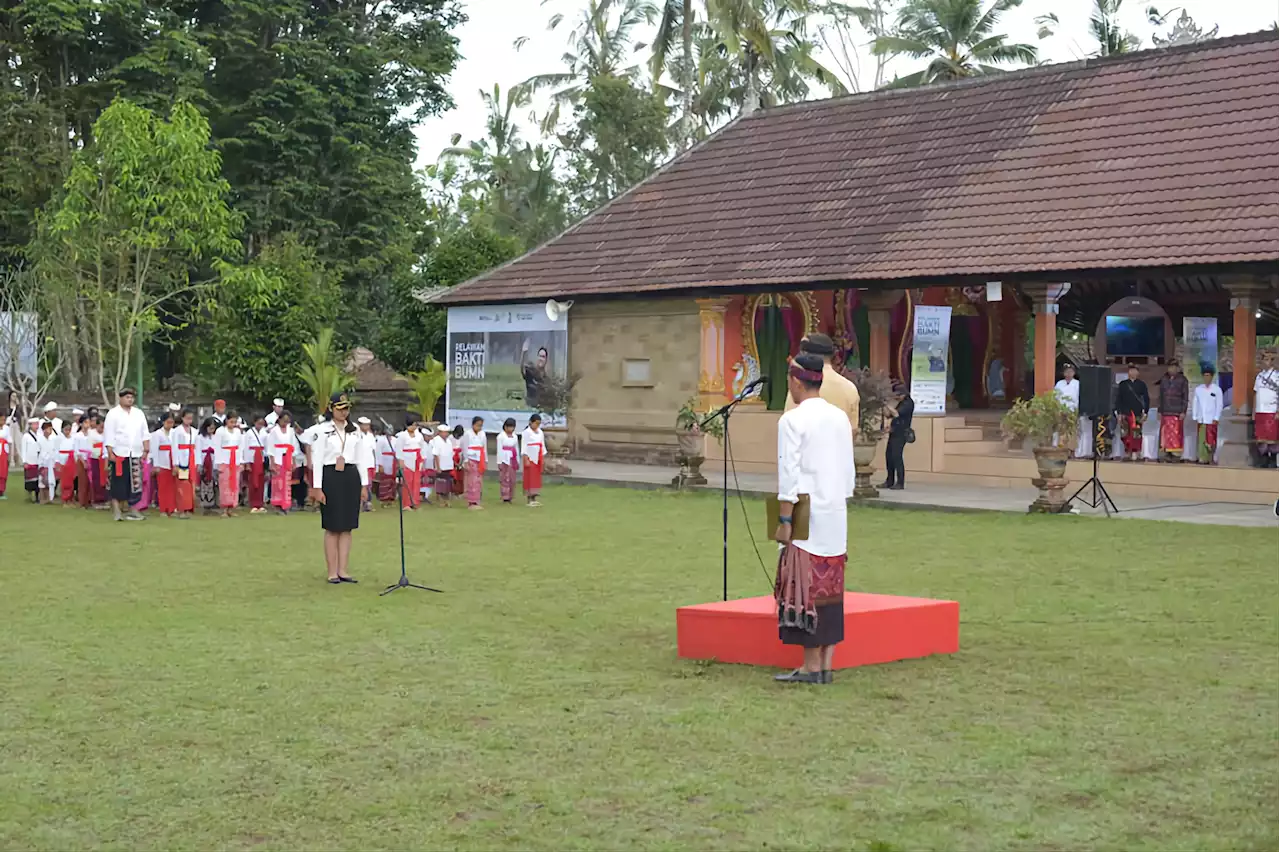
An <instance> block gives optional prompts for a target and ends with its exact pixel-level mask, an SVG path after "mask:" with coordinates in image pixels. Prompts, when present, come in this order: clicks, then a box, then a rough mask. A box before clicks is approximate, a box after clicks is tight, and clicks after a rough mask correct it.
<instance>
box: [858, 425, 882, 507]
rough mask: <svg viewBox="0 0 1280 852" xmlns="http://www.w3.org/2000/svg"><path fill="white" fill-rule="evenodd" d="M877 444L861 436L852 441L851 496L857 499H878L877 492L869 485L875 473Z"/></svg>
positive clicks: (878, 494)
mask: <svg viewBox="0 0 1280 852" xmlns="http://www.w3.org/2000/svg"><path fill="white" fill-rule="evenodd" d="M878 443H879V442H877V441H874V440H868V439H866V438H863V437H862V436H861V435H857V436H855V437H854V439H853V496H854V497H856V498H859V499H862V498H866V497H879V496H880V492H879V490H878V489H877V488H876V487H875V486H874V485H872V484H871V475H872V474H874V473H875V472H876V446H877V445H878Z"/></svg>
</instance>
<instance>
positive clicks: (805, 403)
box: [774, 352, 853, 683]
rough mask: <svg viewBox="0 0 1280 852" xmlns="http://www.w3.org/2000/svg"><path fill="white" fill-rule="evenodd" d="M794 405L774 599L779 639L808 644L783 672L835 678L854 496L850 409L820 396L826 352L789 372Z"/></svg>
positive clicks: (786, 429) (785, 419)
mask: <svg viewBox="0 0 1280 852" xmlns="http://www.w3.org/2000/svg"><path fill="white" fill-rule="evenodd" d="M787 385H788V390H789V391H790V393H791V397H792V398H793V399H794V400H795V401H796V407H795V408H793V409H792V410H790V411H787V412H785V413H783V415H782V417H781V418H779V420H778V506H779V509H778V529H777V532H776V533H775V535H774V538H775V539H777V541H778V543H779V545H780V546H781V552H780V554H779V558H778V574H777V579H776V581H775V583H774V597H775V598H776V600H777V604H778V638H779V639H781V640H782V642H783V643H784V644H787V645H800V646H801V647H803V648H804V664H803V665H802V666H801V667H800V668H798V669H796V670H795V671H793V672H790V673H788V674H783V675H778V676H777V677H776V680H779V681H783V682H786V683H830V682H831V680H832V657H833V656H834V654H835V646H836V645H837V644H838V643H839V642H841V641H842V640H843V639H844V569H845V560H846V551H847V549H848V528H847V525H848V514H847V513H848V506H847V503H846V501H847V500H848V498H849V497H852V496H853V429H852V427H851V426H850V425H849V418H848V417H847V416H846V414H845V412H843V411H841V410H840V409H839V408H836V407H835V406H834V405H832V404H831V403H829V402H826V401H825V400H823V399H822V398H821V396H820V395H819V394H820V391H821V389H822V358H820V357H819V356H817V355H813V354H810V353H806V352H802V353H800V354H799V355H797V356H796V358H795V360H794V361H793V362H792V364H791V367H790V370H789V371H788V379H787ZM802 495H808V498H809V533H808V537H807V538H805V539H803V540H797V539H795V538H794V536H793V526H792V518H793V517H794V512H795V507H796V505H797V503H799V501H800V498H801V496H802Z"/></svg>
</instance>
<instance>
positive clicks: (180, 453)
mask: <svg viewBox="0 0 1280 852" xmlns="http://www.w3.org/2000/svg"><path fill="white" fill-rule="evenodd" d="M181 416H182V422H181V423H179V424H178V425H177V426H174V427H173V433H172V434H171V435H170V436H169V442H170V447H171V449H172V455H171V461H170V465H169V467H170V470H171V471H172V473H173V508H174V511H175V512H177V515H178V518H179V519H187V518H190V517H192V515H193V514H194V513H195V510H196V477H197V476H198V475H199V474H198V472H197V465H198V461H197V459H198V458H199V455H198V453H197V447H198V437H199V436H198V435H197V434H196V429H195V426H194V425H193V424H194V423H195V419H196V415H195V412H193V411H189V410H184V411H183V412H182V415H181Z"/></svg>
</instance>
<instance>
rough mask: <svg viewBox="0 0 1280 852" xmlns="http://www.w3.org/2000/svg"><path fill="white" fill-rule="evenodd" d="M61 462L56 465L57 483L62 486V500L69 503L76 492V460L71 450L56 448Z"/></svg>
mask: <svg viewBox="0 0 1280 852" xmlns="http://www.w3.org/2000/svg"><path fill="white" fill-rule="evenodd" d="M58 452H59V453H61V454H62V464H60V465H58V484H59V485H61V486H62V502H63V503H68V504H69V503H71V502H72V500H74V499H75V493H76V462H75V456H74V455H73V451H72V450H58Z"/></svg>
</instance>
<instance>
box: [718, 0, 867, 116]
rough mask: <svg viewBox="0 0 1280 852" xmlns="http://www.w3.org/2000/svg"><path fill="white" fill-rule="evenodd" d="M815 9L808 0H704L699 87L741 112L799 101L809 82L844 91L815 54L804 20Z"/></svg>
mask: <svg viewBox="0 0 1280 852" xmlns="http://www.w3.org/2000/svg"><path fill="white" fill-rule="evenodd" d="M815 11H816V7H815V5H814V4H813V2H811V0H707V22H708V25H709V26H708V29H707V30H705V34H704V38H706V39H708V41H706V42H704V43H703V45H702V47H701V49H700V51H699V60H700V62H699V68H698V74H699V78H700V80H699V82H700V84H701V86H702V88H703V89H704V90H708V91H710V92H713V93H715V96H716V97H719V98H722V99H726V100H727V101H728V102H729V103H731V104H733V105H735V106H738V107H739V109H740V111H741V112H742V113H743V114H744V115H745V114H748V113H751V112H754V111H755V110H756V109H757V108H759V107H761V106H772V105H773V104H777V103H786V102H789V101H794V100H803V99H804V98H805V97H806V96H807V95H808V94H809V84H810V82H818V83H821V84H822V85H823V86H825V87H826V88H827V89H828V90H829V91H830V92H831V93H832V94H837V95H841V94H845V92H846V89H845V87H844V84H843V83H841V82H840V78H839V76H838V75H836V74H834V73H832V72H831V71H830V70H828V69H827V68H826V67H825V66H823V65H822V63H820V62H818V60H817V59H816V58H815V56H814V49H815V45H814V42H813V40H812V39H811V38H810V37H809V34H808V19H809V16H810V15H811V14H813V13H814V12H815ZM706 100H707V99H706V98H705V97H704V101H706ZM695 112H696V110H695Z"/></svg>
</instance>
